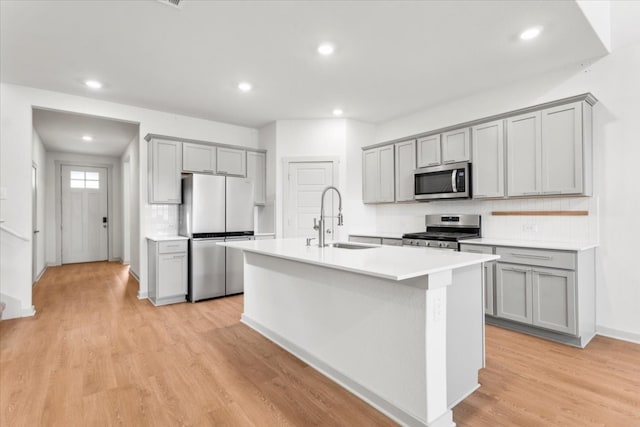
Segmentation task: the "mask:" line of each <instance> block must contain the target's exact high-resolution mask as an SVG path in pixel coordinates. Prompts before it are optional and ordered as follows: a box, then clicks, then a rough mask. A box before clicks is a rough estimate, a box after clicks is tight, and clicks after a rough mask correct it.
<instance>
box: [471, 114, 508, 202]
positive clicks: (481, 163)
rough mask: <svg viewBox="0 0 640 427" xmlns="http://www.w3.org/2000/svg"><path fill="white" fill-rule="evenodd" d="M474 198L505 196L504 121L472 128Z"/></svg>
mask: <svg viewBox="0 0 640 427" xmlns="http://www.w3.org/2000/svg"><path fill="white" fill-rule="evenodd" d="M471 135H472V140H473V142H472V152H473V167H472V168H471V173H472V176H473V180H472V182H473V198H474V199H484V198H496V197H504V196H505V192H504V121H503V120H497V121H495V122H490V123H483V124H481V125H478V126H474V127H473V128H471Z"/></svg>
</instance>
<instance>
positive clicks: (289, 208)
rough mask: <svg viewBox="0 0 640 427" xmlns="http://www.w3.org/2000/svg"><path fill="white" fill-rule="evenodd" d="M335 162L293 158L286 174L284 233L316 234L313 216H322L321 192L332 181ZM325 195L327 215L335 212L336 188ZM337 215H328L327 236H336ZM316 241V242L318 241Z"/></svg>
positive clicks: (305, 235)
mask: <svg viewBox="0 0 640 427" xmlns="http://www.w3.org/2000/svg"><path fill="white" fill-rule="evenodd" d="M333 167H334V166H333V162H290V163H289V167H288V174H287V190H288V191H287V194H288V197H287V203H286V206H285V212H284V237H317V236H318V232H317V231H315V230H314V229H313V218H317V219H318V220H319V219H320V196H321V195H322V191H323V190H324V189H325V188H326V187H327V186H329V185H333ZM330 194H331V195H329V194H327V195H326V200H325V205H324V211H325V216H327V217H330V216H332V215H337V212H334V210H333V207H334V198H335V192H333V191H332V192H331V193H330ZM334 222H335V220H334V218H326V224H325V232H327V230H329V231H328V232H327V236H326V238H327V240H332V239H333V237H332V236H333V231H334ZM316 243H317V242H316Z"/></svg>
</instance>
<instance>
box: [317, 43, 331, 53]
mask: <svg viewBox="0 0 640 427" xmlns="http://www.w3.org/2000/svg"><path fill="white" fill-rule="evenodd" d="M333 50H334V48H333V45H332V44H331V43H322V44H321V45H320V46H318V53H319V54H320V55H324V56H328V55H331V54H332V53H333Z"/></svg>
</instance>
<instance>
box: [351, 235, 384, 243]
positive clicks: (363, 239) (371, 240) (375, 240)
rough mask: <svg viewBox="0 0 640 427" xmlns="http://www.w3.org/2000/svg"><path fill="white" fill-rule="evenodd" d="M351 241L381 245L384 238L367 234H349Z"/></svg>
mask: <svg viewBox="0 0 640 427" xmlns="http://www.w3.org/2000/svg"><path fill="white" fill-rule="evenodd" d="M349 241H350V242H356V243H371V244H374V245H379V244H381V243H382V239H380V238H379V237H365V236H349Z"/></svg>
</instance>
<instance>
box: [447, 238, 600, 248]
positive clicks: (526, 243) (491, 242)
mask: <svg viewBox="0 0 640 427" xmlns="http://www.w3.org/2000/svg"><path fill="white" fill-rule="evenodd" d="M460 243H461V244H469V245H487V246H510V247H518V248H535V249H554V250H562V251H586V250H587V249H593V248H596V247H598V246H599V245H598V244H597V243H579V242H546V241H542V240H541V241H536V240H512V239H494V238H491V237H483V238H481V239H468V240H461V241H460Z"/></svg>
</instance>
